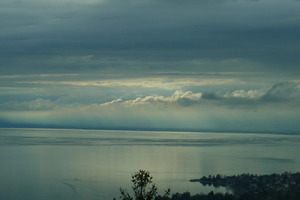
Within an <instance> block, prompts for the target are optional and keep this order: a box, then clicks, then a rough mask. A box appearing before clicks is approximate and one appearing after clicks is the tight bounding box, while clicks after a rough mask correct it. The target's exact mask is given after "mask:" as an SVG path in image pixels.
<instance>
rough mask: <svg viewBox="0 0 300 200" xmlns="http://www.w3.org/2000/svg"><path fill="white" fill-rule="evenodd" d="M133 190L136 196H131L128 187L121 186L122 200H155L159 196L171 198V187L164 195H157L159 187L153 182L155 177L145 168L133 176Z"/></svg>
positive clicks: (164, 198)
mask: <svg viewBox="0 0 300 200" xmlns="http://www.w3.org/2000/svg"><path fill="white" fill-rule="evenodd" d="M131 178H132V179H131V182H132V183H133V185H132V190H133V193H134V196H130V194H129V193H128V192H127V190H126V189H122V188H120V192H121V196H120V198H121V199H122V200H134V199H135V200H153V199H155V198H159V199H161V200H167V199H170V198H169V195H170V189H168V190H166V191H165V194H164V195H163V196H157V187H156V186H155V184H152V179H153V177H152V176H150V173H149V172H148V171H145V170H139V171H138V172H136V173H135V174H133V175H132V176H131Z"/></svg>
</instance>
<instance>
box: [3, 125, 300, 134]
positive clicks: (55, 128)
mask: <svg viewBox="0 0 300 200" xmlns="http://www.w3.org/2000/svg"><path fill="white" fill-rule="evenodd" d="M4 129H29V130H30V129H33V130H38V129H41V130H86V131H89V130H95V131H143V132H151V131H155V132H179V133H180V132H182V133H184V132H187V133H220V134H266V135H296V136H297V135H300V133H298V132H275V131H274V132H272V131H269V132H263V131H261V132H260V131H229V130H228V131H225V130H224V131H213V130H194V129H156V128H77V127H47V126H40V127H34V126H32V127H30V126H24V127H0V130H4Z"/></svg>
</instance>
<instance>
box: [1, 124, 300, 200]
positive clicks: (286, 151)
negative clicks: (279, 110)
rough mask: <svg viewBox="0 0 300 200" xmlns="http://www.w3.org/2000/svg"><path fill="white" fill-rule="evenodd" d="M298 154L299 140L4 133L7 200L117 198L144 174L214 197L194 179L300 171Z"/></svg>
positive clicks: (160, 183)
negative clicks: (134, 176)
mask: <svg viewBox="0 0 300 200" xmlns="http://www.w3.org/2000/svg"><path fill="white" fill-rule="evenodd" d="M299 150H300V136H298V135H283V134H282V135H279V134H277V135H272V134H239V133H185V132H150V131H149V132H143V131H98V130H53V129H0V163H1V165H0V177H1V178H0V199H5V200H24V199H30V200H41V199H43V200H71V199H72V200H76V199H78V200H79V199H88V200H96V199H97V200H104V199H112V198H114V197H116V198H118V197H119V188H120V187H123V188H127V189H130V185H131V183H130V178H131V177H130V176H131V174H133V173H134V172H136V171H138V170H139V169H145V170H149V171H150V172H151V174H152V175H153V177H154V179H153V180H154V182H155V183H156V184H157V186H158V188H159V190H160V191H161V192H163V190H164V189H167V188H171V192H173V193H175V192H185V191H190V192H191V193H200V192H209V191H210V190H211V189H212V188H207V187H203V186H201V185H200V184H198V183H190V182H189V179H193V178H200V177H201V176H204V175H205V176H207V175H209V174H212V175H215V174H218V173H219V174H224V175H233V174H239V173H256V174H269V173H281V172H285V171H290V172H295V171H299V170H300V154H299V152H300V151H299ZM216 191H222V192H225V191H226V189H225V188H219V189H216Z"/></svg>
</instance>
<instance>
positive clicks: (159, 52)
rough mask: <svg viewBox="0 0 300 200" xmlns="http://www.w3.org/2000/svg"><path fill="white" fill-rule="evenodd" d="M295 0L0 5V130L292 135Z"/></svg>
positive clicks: (299, 113)
mask: <svg viewBox="0 0 300 200" xmlns="http://www.w3.org/2000/svg"><path fill="white" fill-rule="evenodd" d="M299 10H300V1H299V0H284V1H282V0H185V1H183V0H84V1H82V0H81V1H79V0H1V2H0V44H1V45H0V127H36V128H40V127H44V128H86V129H137V130H184V131H216V132H230V131H232V132H278V133H300V56H299V52H300V12H299Z"/></svg>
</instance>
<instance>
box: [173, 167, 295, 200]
mask: <svg viewBox="0 0 300 200" xmlns="http://www.w3.org/2000/svg"><path fill="white" fill-rule="evenodd" d="M190 181H191V182H200V183H201V184H202V185H210V186H214V187H220V186H222V187H227V188H229V189H230V190H232V193H225V194H221V193H214V192H210V193H209V194H196V195H191V194H190V193H189V192H186V193H183V194H179V193H177V194H174V195H173V196H172V197H171V199H172V200H182V199H193V200H196V199H199V200H248V199H249V200H250V199H251V200H299V199H300V173H299V172H297V173H288V172H285V173H282V174H271V175H253V174H241V175H234V176H222V175H219V174H218V175H216V176H211V175H210V176H208V177H205V176H203V177H202V178H200V179H192V180H190Z"/></svg>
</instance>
